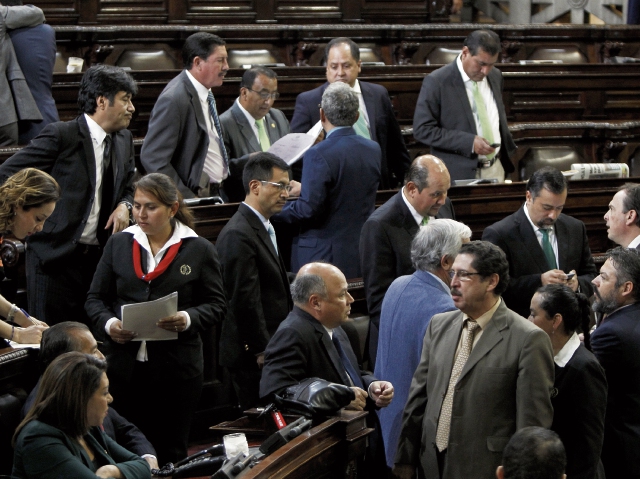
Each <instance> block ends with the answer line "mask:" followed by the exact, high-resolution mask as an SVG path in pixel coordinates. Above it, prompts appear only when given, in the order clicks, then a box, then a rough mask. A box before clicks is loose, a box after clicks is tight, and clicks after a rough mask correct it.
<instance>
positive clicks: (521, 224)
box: [483, 206, 549, 334]
mask: <svg viewBox="0 0 640 479" xmlns="http://www.w3.org/2000/svg"><path fill="white" fill-rule="evenodd" d="M524 208H526V206H522V207H521V208H520V209H519V210H518V212H517V214H516V217H515V223H516V226H517V227H518V230H519V232H520V237H521V238H522V242H523V243H524V245H523V248H522V251H526V252H527V253H528V254H529V256H530V257H531V259H533V261H534V262H535V264H536V265H537V266H538V269H539V270H540V272H542V273H544V272H546V271H549V265H548V264H547V258H546V257H545V255H544V251H542V247H541V246H540V243H539V242H538V238H537V237H536V234H535V232H534V231H533V227H532V226H531V223H530V222H529V219H528V218H527V215H526V214H525V212H524ZM483 334H484V333H483Z"/></svg>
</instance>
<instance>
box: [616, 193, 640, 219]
mask: <svg viewBox="0 0 640 479" xmlns="http://www.w3.org/2000/svg"><path fill="white" fill-rule="evenodd" d="M618 191H624V199H623V200H622V208H623V209H624V210H623V211H622V212H623V213H626V212H628V211H631V210H634V211H635V212H636V222H635V225H636V226H638V227H640V185H639V184H637V183H625V184H624V185H623V186H621V187H620V189H618Z"/></svg>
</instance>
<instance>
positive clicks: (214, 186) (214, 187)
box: [209, 182, 222, 196]
mask: <svg viewBox="0 0 640 479" xmlns="http://www.w3.org/2000/svg"><path fill="white" fill-rule="evenodd" d="M220 188H222V183H216V182H211V183H209V196H220Z"/></svg>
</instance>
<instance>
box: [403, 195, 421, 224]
mask: <svg viewBox="0 0 640 479" xmlns="http://www.w3.org/2000/svg"><path fill="white" fill-rule="evenodd" d="M404 191H405V190H404V186H403V187H402V191H401V194H402V199H403V200H404V204H405V205H407V208H409V213H411V216H413V219H414V220H416V223H418V225H421V224H422V220H424V216H422V215H421V214H420V213H418V211H417V210H416V209H415V208H414V207H413V205H412V204H411V203H409V200H408V199H407V197H406V196H405V192H404Z"/></svg>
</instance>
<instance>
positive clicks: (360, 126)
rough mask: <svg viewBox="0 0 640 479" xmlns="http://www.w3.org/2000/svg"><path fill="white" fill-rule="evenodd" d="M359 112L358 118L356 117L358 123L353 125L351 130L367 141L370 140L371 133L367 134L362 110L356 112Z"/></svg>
mask: <svg viewBox="0 0 640 479" xmlns="http://www.w3.org/2000/svg"><path fill="white" fill-rule="evenodd" d="M358 111H359V112H360V116H359V117H358V121H356V122H355V124H354V125H353V129H354V130H356V134H357V135H358V136H361V137H363V138H366V139H367V140H370V139H371V133H369V128H368V127H367V121H366V120H365V119H364V113H363V112H362V108H360V109H359V110H358Z"/></svg>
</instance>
